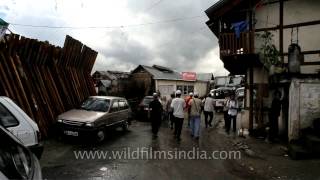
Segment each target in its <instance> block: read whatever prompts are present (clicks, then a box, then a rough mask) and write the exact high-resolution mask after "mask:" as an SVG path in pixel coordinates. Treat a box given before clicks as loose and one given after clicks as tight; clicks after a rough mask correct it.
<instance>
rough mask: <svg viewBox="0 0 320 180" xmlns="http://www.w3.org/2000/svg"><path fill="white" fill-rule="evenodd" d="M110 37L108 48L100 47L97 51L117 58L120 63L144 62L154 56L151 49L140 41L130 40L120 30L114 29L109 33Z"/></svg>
mask: <svg viewBox="0 0 320 180" xmlns="http://www.w3.org/2000/svg"><path fill="white" fill-rule="evenodd" d="M109 35H110V36H111V37H112V39H111V42H110V43H109V46H110V48H101V49H99V50H98V51H99V53H102V54H103V55H104V56H105V57H111V58H114V59H117V60H118V61H119V63H120V62H122V63H133V64H137V65H138V64H146V63H147V62H148V61H151V60H152V59H153V58H154V56H153V54H152V51H151V50H150V49H149V48H148V47H146V46H144V45H142V44H141V43H140V42H137V41H135V40H132V39H130V38H129V36H128V35H127V34H126V32H124V31H122V30H114V31H112V32H111V33H110V34H109Z"/></svg>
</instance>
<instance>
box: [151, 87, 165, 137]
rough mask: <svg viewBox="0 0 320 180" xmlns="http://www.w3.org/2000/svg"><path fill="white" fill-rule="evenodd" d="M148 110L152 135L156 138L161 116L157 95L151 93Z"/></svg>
mask: <svg viewBox="0 0 320 180" xmlns="http://www.w3.org/2000/svg"><path fill="white" fill-rule="evenodd" d="M149 108H150V109H151V113H150V119H151V126H152V134H153V137H154V138H156V137H158V131H159V128H160V125H161V115H162V110H163V109H162V104H161V103H160V101H159V98H158V94H157V93H153V100H152V101H151V102H150V104H149Z"/></svg>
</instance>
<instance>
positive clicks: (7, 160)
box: [0, 125, 42, 180]
mask: <svg viewBox="0 0 320 180" xmlns="http://www.w3.org/2000/svg"><path fill="white" fill-rule="evenodd" d="M0 137H1V138H0V139H1V143H0V179H1V180H7V179H28V180H29V179H31V180H40V179H42V173H41V167H40V164H39V161H38V159H37V157H36V156H35V155H34V154H33V153H32V152H31V151H30V150H29V149H28V148H27V147H25V146H24V145H23V144H22V143H21V142H20V141H19V139H18V138H17V137H16V136H14V135H12V134H11V133H10V132H9V131H8V130H7V129H5V128H4V127H3V126H1V125H0Z"/></svg>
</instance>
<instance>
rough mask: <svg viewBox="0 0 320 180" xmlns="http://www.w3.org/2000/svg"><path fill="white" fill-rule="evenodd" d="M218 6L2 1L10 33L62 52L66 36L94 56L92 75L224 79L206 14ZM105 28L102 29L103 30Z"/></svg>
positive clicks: (156, 1)
mask: <svg viewBox="0 0 320 180" xmlns="http://www.w3.org/2000/svg"><path fill="white" fill-rule="evenodd" d="M216 1H217V0H175V1H171V0H112V1H111V0H1V1H0V17H1V18H2V19H4V20H5V21H7V22H9V23H12V24H23V25H35V26H59V27H98V28H36V27H25V26H18V25H10V26H9V29H10V30H12V31H13V32H14V33H17V34H21V35H23V36H26V37H31V38H36V39H39V40H42V41H45V40H48V41H49V42H50V43H52V44H55V45H59V46H63V42H64V38H65V36H66V35H67V34H68V35H71V36H72V37H74V38H76V39H78V40H80V41H81V42H83V43H84V44H86V45H88V46H89V47H91V48H93V49H94V50H96V51H98V53H99V55H98V58H97V60H96V64H95V66H94V70H120V71H130V70H132V69H134V68H135V67H136V66H137V65H139V64H144V65H153V64H158V65H162V66H167V67H171V68H172V69H175V70H177V71H194V72H212V73H214V74H215V75H226V74H227V71H226V70H225V69H224V68H223V64H222V62H221V61H220V59H219V48H218V41H217V39H216V37H215V36H214V35H213V33H212V32H211V31H210V30H209V29H208V27H207V26H206V24H205V22H206V21H207V20H208V18H207V17H206V16H205V13H204V10H206V9H207V8H209V7H210V6H211V5H212V4H214V3H215V2H216ZM101 27H103V28H101Z"/></svg>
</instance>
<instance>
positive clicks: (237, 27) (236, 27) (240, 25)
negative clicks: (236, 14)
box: [231, 21, 248, 38]
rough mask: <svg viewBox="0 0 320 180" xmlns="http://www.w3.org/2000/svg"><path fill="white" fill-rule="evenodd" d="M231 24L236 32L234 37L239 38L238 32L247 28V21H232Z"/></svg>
mask: <svg viewBox="0 0 320 180" xmlns="http://www.w3.org/2000/svg"><path fill="white" fill-rule="evenodd" d="M231 25H232V27H233V28H234V31H235V33H236V37H237V38H239V37H240V33H241V32H243V31H246V30H247V27H248V22H247V21H240V22H236V23H232V24H231Z"/></svg>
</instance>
